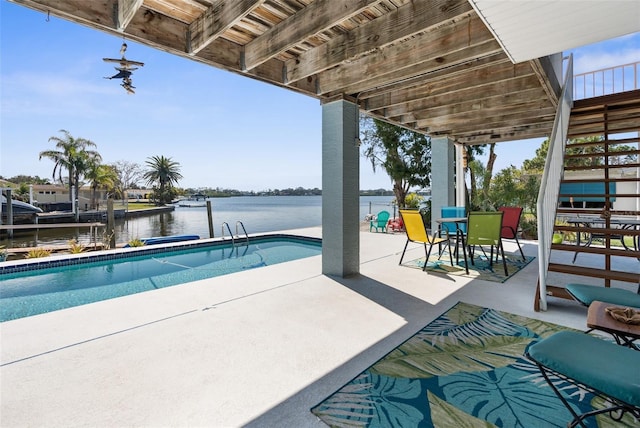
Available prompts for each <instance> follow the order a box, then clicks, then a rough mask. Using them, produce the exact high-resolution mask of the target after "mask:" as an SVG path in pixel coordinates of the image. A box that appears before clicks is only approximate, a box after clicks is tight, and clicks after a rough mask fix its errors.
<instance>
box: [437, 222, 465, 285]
mask: <svg viewBox="0 0 640 428" xmlns="http://www.w3.org/2000/svg"><path fill="white" fill-rule="evenodd" d="M436 223H438V225H440V226H442V223H455V224H456V251H455V253H456V263H458V260H459V254H460V253H459V252H458V245H459V244H458V243H459V242H460V243H462V254H463V256H464V268H465V271H466V273H467V275H468V274H469V265H468V261H467V246H466V243H465V239H464V231H463V230H462V228H461V227H460V226H461V225H462V224H467V217H445V218H439V219H436ZM440 226H439V227H440ZM458 239H459V241H458Z"/></svg>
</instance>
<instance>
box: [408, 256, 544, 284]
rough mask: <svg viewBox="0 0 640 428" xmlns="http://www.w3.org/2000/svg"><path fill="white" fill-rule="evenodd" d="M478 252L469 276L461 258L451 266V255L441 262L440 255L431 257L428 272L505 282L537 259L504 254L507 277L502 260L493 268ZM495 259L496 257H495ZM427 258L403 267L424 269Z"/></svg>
mask: <svg viewBox="0 0 640 428" xmlns="http://www.w3.org/2000/svg"><path fill="white" fill-rule="evenodd" d="M479 253H480V254H478V251H476V254H475V257H474V259H473V262H474V265H472V264H471V260H469V274H468V275H467V273H466V271H465V269H464V260H463V258H462V257H460V260H459V261H458V263H456V258H455V256H454V257H453V263H454V266H451V262H450V261H449V255H448V254H446V253H445V254H443V255H442V257H441V258H440V260H438V255H437V254H436V255H433V254H432V255H431V257H429V264H428V265H427V272H433V273H441V274H445V275H454V276H463V277H465V278H474V279H482V280H485V281H494V282H505V281H506V280H508V279H509V278H511V277H512V276H513V275H515V274H516V273H518V272H519V271H520V270H521V269H522V268H524V267H525V266H527V265H528V264H529V263H531V261H532V260H533V259H535V257H529V256H525V259H526V260H524V261H523V260H522V256H521V255H520V253H504V257H505V259H506V260H507V272H508V273H509V275H507V276H505V274H504V267H503V266H502V259H498V261H497V262H496V261H495V260H494V262H493V266H492V265H490V264H489V259H488V258H487V257H485V256H484V255H483V254H482V252H481V251H480V252H479ZM494 257H495V256H494ZM425 258H426V257H420V258H419V259H415V260H410V261H407V262H404V263H402V266H408V267H412V268H418V269H422V268H423V267H424V260H425Z"/></svg>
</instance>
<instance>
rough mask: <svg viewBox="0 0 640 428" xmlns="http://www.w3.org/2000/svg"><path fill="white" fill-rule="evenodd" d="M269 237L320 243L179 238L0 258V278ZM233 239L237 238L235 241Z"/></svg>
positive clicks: (283, 235)
mask: <svg viewBox="0 0 640 428" xmlns="http://www.w3.org/2000/svg"><path fill="white" fill-rule="evenodd" d="M271 240H289V241H297V242H306V243H315V244H320V245H321V244H322V239H320V238H314V237H308V236H301V235H293V234H287V233H259V234H258V233H256V234H251V235H247V236H246V237H244V236H243V237H234V238H233V239H232V238H225V237H221V238H203V239H198V240H192V241H181V242H173V243H165V244H153V245H145V246H141V247H128V248H115V249H109V250H99V251H91V252H85V253H79V254H56V255H52V256H49V257H42V258H38V259H24V260H10V261H5V262H0V280H1V279H2V275H9V274H14V273H21V272H26V271H32V270H42V269H50V268H56V267H64V266H72V265H79V264H86V263H95V262H103V261H110V260H119V259H124V258H128V257H137V256H147V255H150V254H162V253H167V252H171V251H180V250H191V249H196V248H202V247H222V246H225V247H227V246H228V247H230V248H231V247H234V246H240V245H246V244H247V243H259V242H266V241H271ZM236 241H237V242H236Z"/></svg>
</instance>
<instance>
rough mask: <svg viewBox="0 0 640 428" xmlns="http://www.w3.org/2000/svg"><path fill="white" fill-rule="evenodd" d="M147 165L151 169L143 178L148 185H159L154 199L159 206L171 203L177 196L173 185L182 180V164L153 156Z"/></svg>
mask: <svg viewBox="0 0 640 428" xmlns="http://www.w3.org/2000/svg"><path fill="white" fill-rule="evenodd" d="M145 163H146V164H147V167H148V168H149V169H148V170H147V171H146V172H145V173H144V175H143V177H144V179H145V180H147V185H152V186H153V185H155V184H158V189H157V190H155V186H154V197H155V199H156V200H157V202H158V204H160V205H164V204H167V203H169V202H171V200H172V199H173V198H174V196H175V190H174V188H173V185H174V183H175V184H177V183H178V180H180V179H181V178H182V174H180V164H179V163H178V162H175V161H173V160H172V159H171V158H166V157H164V156H152V157H150V158H149V159H148V160H147V161H146V162H145Z"/></svg>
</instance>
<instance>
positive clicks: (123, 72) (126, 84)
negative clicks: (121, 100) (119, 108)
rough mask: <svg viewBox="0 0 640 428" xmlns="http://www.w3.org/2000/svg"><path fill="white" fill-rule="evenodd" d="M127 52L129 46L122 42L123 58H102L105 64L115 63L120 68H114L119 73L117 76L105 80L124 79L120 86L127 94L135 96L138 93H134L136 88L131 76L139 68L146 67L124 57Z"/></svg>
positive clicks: (141, 63) (121, 51)
mask: <svg viewBox="0 0 640 428" xmlns="http://www.w3.org/2000/svg"><path fill="white" fill-rule="evenodd" d="M126 51H127V44H126V43H125V42H122V47H121V48H120V55H122V58H120V59H117V58H102V59H103V61H105V62H115V63H117V64H119V67H114V68H115V69H116V70H117V71H118V73H116V74H115V75H113V76H111V77H105V79H109V80H111V79H122V83H121V84H120V86H122V87H123V88H124V89H125V91H127V93H129V94H135V93H136V92H135V91H134V89H135V86H133V82H132V80H131V75H132V72H133V71H134V70H137V69H138V67H142V66H144V63H143V62H139V61H131V60H128V59H126V58H125V57H124V53H125V52H126Z"/></svg>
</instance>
